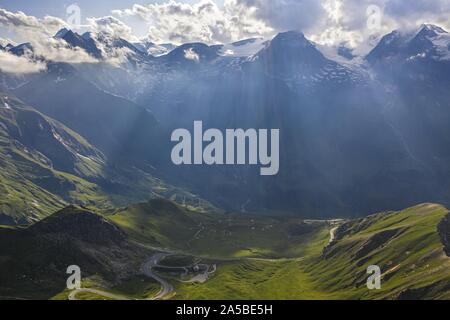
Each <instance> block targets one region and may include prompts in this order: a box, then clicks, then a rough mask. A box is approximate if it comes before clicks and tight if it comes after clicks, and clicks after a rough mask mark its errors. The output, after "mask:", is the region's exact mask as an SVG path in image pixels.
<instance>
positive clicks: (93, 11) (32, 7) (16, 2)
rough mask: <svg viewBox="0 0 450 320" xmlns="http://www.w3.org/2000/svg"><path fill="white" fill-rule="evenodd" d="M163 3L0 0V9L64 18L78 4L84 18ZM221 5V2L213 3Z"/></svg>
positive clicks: (190, 0)
mask: <svg viewBox="0 0 450 320" xmlns="http://www.w3.org/2000/svg"><path fill="white" fill-rule="evenodd" d="M158 2H164V0H154V1H148V0H73V1H70V0H68V1H67V0H0V8H4V9H6V10H9V11H19V10H20V11H23V12H25V13H26V14H29V15H33V16H37V17H43V16H45V15H52V16H56V17H64V15H65V8H66V7H67V6H69V5H71V4H73V3H76V4H78V5H79V6H80V7H81V8H83V11H85V15H86V16H97V17H98V16H105V15H109V14H110V13H111V10H112V9H125V8H128V7H131V6H132V5H133V4H147V3H158ZM180 2H186V3H193V2H195V1H194V0H180ZM215 2H217V3H221V2H222V1H215Z"/></svg>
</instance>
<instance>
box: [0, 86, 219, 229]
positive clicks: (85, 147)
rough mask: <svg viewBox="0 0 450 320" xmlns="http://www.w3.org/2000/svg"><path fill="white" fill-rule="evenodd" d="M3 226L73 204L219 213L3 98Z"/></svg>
mask: <svg viewBox="0 0 450 320" xmlns="http://www.w3.org/2000/svg"><path fill="white" fill-rule="evenodd" d="M0 167H1V168H2V170H1V171H0V194H1V196H0V225H2V224H7V225H16V224H29V223H31V222H36V221H39V220H40V219H42V218H44V217H46V216H48V215H50V214H51V213H53V212H55V211H57V210H59V209H61V208H63V207H64V206H66V205H68V204H76V205H82V206H84V207H87V208H90V209H92V210H105V209H112V208H114V207H117V206H124V205H129V204H130V203H136V202H140V201H145V200H149V199H151V198H155V197H165V198H170V199H173V200H174V201H179V202H183V203H187V204H189V205H190V206H192V207H196V208H207V209H208V210H214V207H213V206H212V205H210V204H209V203H208V202H206V201H203V200H201V199H199V198H198V197H197V196H195V195H193V194H191V193H189V192H186V191H184V190H181V189H178V188H175V187H173V186H170V185H168V184H166V183H164V181H162V180H161V179H160V178H157V177H155V176H153V175H152V174H151V173H148V172H151V170H150V171H147V172H145V171H143V170H141V169H138V168H136V167H133V166H130V165H125V164H121V163H111V162H110V161H109V160H108V159H107V158H106V156H105V155H104V154H102V153H101V152H100V151H99V150H98V149H96V148H95V147H94V146H92V145H91V144H90V143H89V142H88V141H86V140H85V139H84V138H83V137H81V136H80V135H79V134H77V133H75V132H74V131H72V130H70V129H69V128H67V127H66V126H64V125H63V124H61V123H59V122H58V121H55V120H53V119H51V118H49V117H47V116H45V115H43V114H41V113H40V112H38V111H36V110H35V109H33V108H32V107H30V106H27V105H25V104H24V103H23V102H21V101H20V100H18V99H17V98H15V97H14V96H11V95H9V94H5V93H1V92H0Z"/></svg>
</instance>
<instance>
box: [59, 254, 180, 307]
mask: <svg viewBox="0 0 450 320" xmlns="http://www.w3.org/2000/svg"><path fill="white" fill-rule="evenodd" d="M169 255H170V254H168V253H156V254H154V255H153V256H151V257H150V259H148V260H147V262H145V263H144V264H143V265H142V267H141V272H142V273H143V274H145V275H146V276H147V277H149V278H152V279H154V280H156V281H157V282H159V284H160V285H161V290H160V291H159V292H158V294H157V295H156V296H154V297H152V298H149V299H145V300H162V299H164V298H165V297H166V296H168V295H170V294H171V293H172V292H173V286H172V285H171V284H170V283H169V282H168V281H167V280H165V279H163V278H162V277H160V276H158V275H157V274H155V273H154V272H153V268H154V267H157V266H159V263H160V262H161V261H162V260H164V259H165V258H166V257H167V256H169ZM80 293H92V294H96V295H98V296H101V297H105V298H109V299H113V300H133V299H130V298H127V297H124V296H121V295H117V294H113V293H110V292H106V291H102V290H97V289H88V288H80V289H76V290H73V291H72V292H70V294H69V296H68V299H69V300H78V299H77V295H78V294H80Z"/></svg>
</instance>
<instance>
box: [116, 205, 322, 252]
mask: <svg viewBox="0 0 450 320" xmlns="http://www.w3.org/2000/svg"><path fill="white" fill-rule="evenodd" d="M109 219H110V220H111V221H113V222H114V223H116V224H117V225H118V226H120V227H121V228H122V229H123V230H125V231H126V232H127V233H128V234H129V235H130V237H131V238H133V239H134V240H136V241H139V242H142V243H146V244H148V245H151V246H154V247H158V248H161V249H170V250H178V251H182V252H189V253H191V254H195V255H200V256H205V257H213V258H217V257H219V258H239V257H265V258H277V257H298V256H302V255H303V254H304V253H305V250H306V246H307V244H308V242H309V241H310V239H311V238H313V237H315V236H316V234H317V233H319V232H322V233H323V232H325V234H324V236H325V237H327V236H328V231H327V224H326V223H325V222H310V223H305V222H303V221H302V220H300V219H289V218H267V217H258V216H248V215H236V214H217V213H207V212H199V211H197V210H194V209H192V208H189V207H184V206H181V205H177V204H175V203H173V202H171V201H167V200H163V199H160V200H153V201H150V202H148V203H144V204H139V205H134V206H131V207H128V208H125V209H121V210H118V211H116V212H115V213H114V214H113V215H111V216H109ZM324 230H325V231H324Z"/></svg>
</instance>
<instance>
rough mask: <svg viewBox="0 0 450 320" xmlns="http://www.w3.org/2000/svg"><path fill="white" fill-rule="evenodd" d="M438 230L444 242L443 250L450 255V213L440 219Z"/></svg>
mask: <svg viewBox="0 0 450 320" xmlns="http://www.w3.org/2000/svg"><path fill="white" fill-rule="evenodd" d="M438 232H439V235H440V237H441V241H442V243H443V244H444V251H445V253H446V254H447V256H449V257H450V214H449V215H447V216H446V217H445V218H444V219H443V220H442V221H441V223H440V224H439V226H438Z"/></svg>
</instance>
